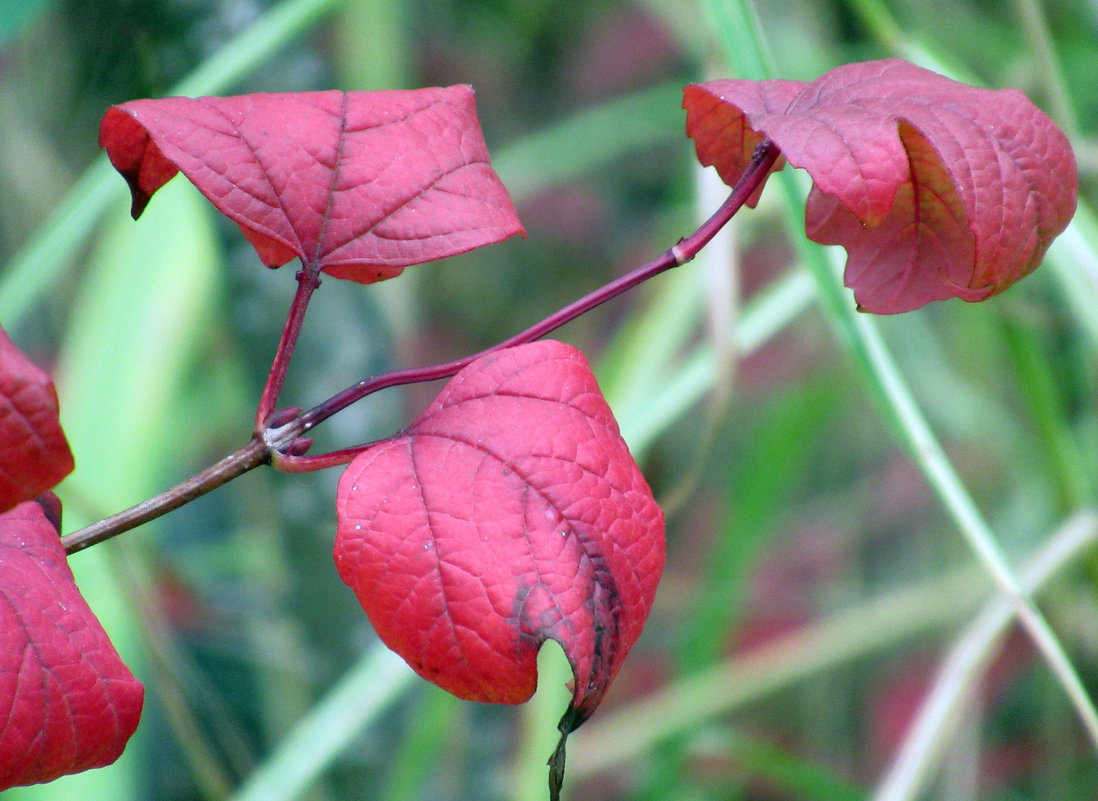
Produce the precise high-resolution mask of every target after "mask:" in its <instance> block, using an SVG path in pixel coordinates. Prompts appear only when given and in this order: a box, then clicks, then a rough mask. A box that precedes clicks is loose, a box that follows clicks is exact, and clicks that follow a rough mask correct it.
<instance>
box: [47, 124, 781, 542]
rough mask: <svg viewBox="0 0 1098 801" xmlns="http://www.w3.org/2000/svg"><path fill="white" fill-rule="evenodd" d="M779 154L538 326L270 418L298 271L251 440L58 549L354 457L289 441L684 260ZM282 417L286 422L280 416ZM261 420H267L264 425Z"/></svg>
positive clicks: (289, 337) (769, 149)
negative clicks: (710, 209) (699, 217)
mask: <svg viewBox="0 0 1098 801" xmlns="http://www.w3.org/2000/svg"><path fill="white" fill-rule="evenodd" d="M780 155H781V153H780V151H779V150H778V148H777V147H776V146H774V145H773V144H772V143H771V142H770V141H769V140H766V141H764V142H763V143H762V144H760V145H759V146H758V147H757V148H756V149H755V155H754V157H753V158H752V160H751V164H750V166H749V167H748V168H747V170H746V171H745V172H744V174H743V175H742V176H741V177H740V180H739V181H738V182H737V183H736V186H735V187H734V188H733V189H732V194H731V195H729V197H728V199H727V200H726V201H725V202H724V203H723V204H722V205H721V207H720V208H719V209H717V211H716V213H714V214H713V216H712V217H710V218H709V219H708V220H707V221H706V222H705V223H703V224H702V225H701V227H699V228H698V230H696V231H695V232H694V233H692V234H691V235H690V236H688V237H686V238H684V239H681V240H679V243H678V244H677V245H675V246H674V247H672V248H670V249H669V250H667V251H665V252H664V253H663V254H661V255H660V256H659V257H657V258H656V259H653V260H652V261H650V262H649V263H648V264H646V265H644V266H643V267H640V268H638V269H636V270H634V271H633V272H631V273H629V274H628V275H625V276H622V277H621V278H619V279H617V280H616V281H613V282H611V283H609V284H607V285H606V286H604V287H602V288H600V289H597V290H595V291H594V292H592V293H590V294H589V295H586V296H585V297H583V298H580V299H579V300H577V301H576V302H575V303H572V304H569V305H568V306H565V307H564V308H563V309H561V310H560V311H558V312H557V313H556V314H553V315H551V316H549V317H547V318H545V319H544V320H542V321H541V322H540V323H537V324H536V325H533V326H531V327H530V328H527V329H526V330H525V331H523V332H521V333H519V334H516V335H515V336H513V337H511V338H510V339H506V340H504V341H503V342H500V343H499V344H498V345H495V346H493V347H491V348H488V349H486V350H483V351H481V352H479V353H474V354H473V355H471V356H466V357H465V358H463V359H456V360H454V361H452V362H445V363H443V364H436V365H432V366H430V367H420V368H415V369H410V370H397V371H394V372H391V373H385V374H383V375H380V376H375V377H373V378H368V379H366V380H364V381H360V382H359V383H357V384H355V385H354V386H351V387H348V388H347V389H345V390H343V391H342V392H340V393H339V394H337V395H333V396H332V397H331V398H329V399H328V400H326V401H324V402H323V403H320V404H318V405H317V406H315V407H313V408H312V409H310V410H309V411H307V412H305V413H304V414H302V415H300V416H289V415H290V410H287V415H283V416H280V417H278V418H275V419H274V420H272V418H271V415H272V414H273V413H274V410H275V405H276V404H277V403H278V396H279V394H280V393H281V390H282V385H283V383H284V382H285V379H286V372H287V369H288V366H289V362H290V357H291V356H292V355H293V350H294V346H295V345H296V344H297V338H298V335H299V334H300V332H301V324H302V321H303V320H304V317H305V309H306V307H307V306H308V303H309V298H310V297H311V296H312V293H313V292H314V291H315V290H316V288H317V287H318V286H320V279H319V277H318V276H317V274H316V272H315V271H310V270H308V269H303V270H301V271H300V272H299V273H298V289H297V293H296V294H295V295H294V300H293V303H292V304H291V306H290V313H289V315H288V317H287V319H286V325H285V327H284V328H283V331H282V339H281V341H280V342H279V346H278V351H277V352H276V354H275V359H274V362H273V364H272V365H271V370H270V373H269V374H268V377H267V384H266V386H265V387H264V388H263V394H262V396H261V398H260V402H259V409H258V411H257V414H256V426H257V433H256V434H255V436H254V437H253V438H252V440H251V441H250V442H249V443H248V444H247V445H245V446H244V447H243V448H241V449H240V450H238V451H236V452H235V453H233V454H230V455H229V456H227V457H225V458H224V459H222V460H221V461H220V462H218V463H217V464H215V465H212V466H211V467H208V468H206V469H205V470H203V471H202V472H201V473H198V474H197V475H195V476H193V477H191V478H189V479H187V480H186V481H184V482H183V483H182V484H179V485H177V486H175V487H173V488H172V489H170V490H167V491H166V492H163V493H161V494H160V495H157V496H156V497H154V498H150V499H149V500H147V501H144V502H142V503H140V504H138V505H137V506H134V507H132V508H130V509H127V510H125V511H124V512H119V513H118V514H116V515H113V516H111V517H108V518H105V519H104V520H101V521H99V522H98V523H95V524H93V525H91V526H88V527H87V528H83V529H80V530H79V531H76V532H73V533H71V534H68V535H66V536H65V537H63V538H62V542H63V544H64V546H65V550H66V552H67V553H74V552H75V551H79V550H82V549H84V548H87V547H88V546H89V545H94V544H95V543H98V542H102V541H103V540H106V539H110V538H111V537H113V536H115V535H117V534H121V533H122V532H124V531H128V530H130V529H131V528H136V527H137V526H139V525H141V524H142V523H147V522H148V521H150V520H153V519H155V518H157V517H160V516H161V515H163V514H165V513H167V512H170V511H171V510H173V509H176V508H178V507H180V506H182V505H184V504H186V503H189V502H190V501H193V500H194V499H195V498H197V497H199V496H200V495H205V494H206V493H207V492H210V491H211V490H213V489H216V488H217V487H220V486H221V485H222V484H225V483H228V482H229V481H231V480H232V479H234V478H236V477H237V476H240V475H242V474H244V473H246V472H248V471H249V470H252V469H254V468H256V467H259V466H260V465H262V464H267V463H271V462H273V463H275V465H276V466H277V467H279V468H280V469H283V470H286V471H288V472H307V471H311V470H319V469H323V468H325V467H333V466H336V465H339V464H346V463H347V462H349V461H350V460H351V459H352V458H354V456H355V455H356V454H358V453H361V452H362V451H363V450H364V449H366V448H368V447H371V446H373V445H376V444H377V443H376V442H374V443H369V444H366V445H360V446H358V447H355V448H347V449H345V450H340V451H335V452H333V453H329V454H320V455H317V456H295V455H293V451H294V446H295V443H297V442H299V441H300V438H301V436H302V435H303V434H304V433H305V432H306V431H308V430H309V429H311V428H313V427H314V426H316V425H317V424H318V423H320V422H322V421H324V420H326V419H328V418H329V417H331V416H332V415H333V414H335V413H336V412H338V411H340V410H341V409H344V408H346V407H347V406H349V405H351V404H352V403H354V402H355V401H357V400H360V399H362V398H364V397H366V396H367V395H370V394H372V393H374V392H377V391H378V390H381V389H385V388H387V387H393V386H398V385H400V384H413V383H417V382H421V381H432V380H434V379H438V378H448V377H450V376H452V375H454V374H456V373H457V372H458V371H460V370H461V369H462V368H464V367H465V366H467V365H468V364H469V363H470V362H472V361H473V360H475V359H477V358H479V357H481V356H483V355H485V354H487V353H492V352H494V351H498V350H501V349H503V348H509V347H513V346H515V345H521V344H523V343H526V342H532V341H533V340H535V339H539V338H541V337H543V336H545V335H546V334H548V333H550V332H552V331H554V330H556V329H557V328H560V327H561V326H562V325H564V324H565V323H567V322H570V321H571V320H574V319H575V318H576V317H579V316H580V315H581V314H583V313H584V312H587V311H590V310H591V309H593V308H595V307H596V306H598V305H600V304H602V303H605V302H606V301H608V300H610V299H611V298H614V297H617V296H618V295H620V294H621V293H622V292H625V291H626V290H627V289H630V288H632V287H634V286H636V285H637V284H640V283H642V282H644V281H647V280H648V279H649V278H651V277H653V276H655V275H658V274H659V273H662V272H664V271H666V270H669V269H671V268H672V267H677V266H679V265H680V264H685V263H686V262H688V261H690V260H691V259H693V258H694V257H695V256H696V255H697V254H698V251H699V250H701V249H702V248H703V247H704V246H705V245H706V244H707V243H708V242H709V240H711V239H712V238H713V236H714V235H716V233H717V232H718V231H719V230H720V229H721V228H722V227H723V226H724V225H725V223H727V222H728V221H729V220H730V219H731V218H732V216H733V215H734V214H735V213H736V212H737V211H739V210H740V208H741V207H742V206H743V204H744V203H746V202H747V200H748V198H750V197H751V195H752V194H754V192H755V191H756V190H757V189H758V188H759V186H761V185H762V182H763V180H764V179H765V178H766V176H767V174H768V173H769V172H770V169H771V167H773V166H774V163H775V162H776V161H777V159H778V157H779V156H780ZM287 416H288V419H286V418H287ZM268 421H271V423H270V427H269V426H268Z"/></svg>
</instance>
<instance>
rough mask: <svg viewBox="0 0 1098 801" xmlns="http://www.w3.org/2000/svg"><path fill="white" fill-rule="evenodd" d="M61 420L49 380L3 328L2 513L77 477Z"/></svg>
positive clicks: (0, 360) (0, 397)
mask: <svg viewBox="0 0 1098 801" xmlns="http://www.w3.org/2000/svg"><path fill="white" fill-rule="evenodd" d="M57 414H58V410H57V391H56V390H55V389H54V387H53V382H52V381H51V380H50V377H49V376H48V375H47V374H46V373H45V372H44V371H43V370H41V369H40V368H39V367H38V366H37V365H35V364H34V363H33V362H32V361H30V359H28V358H27V357H26V356H24V355H23V353H22V352H21V351H20V350H19V348H17V347H16V346H15V343H13V342H12V341H11V339H9V338H8V335H7V334H6V333H5V332H4V329H3V328H0V512H6V511H7V510H8V509H11V508H12V507H13V506H15V505H16V504H17V503H22V502H23V501H27V500H30V499H31V498H34V497H36V496H37V495H39V494H41V493H43V492H45V491H46V490H48V489H50V488H51V487H53V486H54V485H55V484H57V482H59V481H60V480H61V479H63V478H64V477H65V476H67V475H68V474H69V473H71V472H72V468H73V461H72V452H71V451H70V450H69V444H68V441H67V440H66V439H65V434H64V432H62V430H61V423H60V421H59V420H58V416H57Z"/></svg>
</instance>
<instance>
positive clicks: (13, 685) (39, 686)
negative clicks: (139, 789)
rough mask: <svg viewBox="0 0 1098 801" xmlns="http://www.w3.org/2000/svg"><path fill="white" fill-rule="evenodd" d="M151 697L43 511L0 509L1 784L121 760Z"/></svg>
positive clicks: (40, 778) (30, 506)
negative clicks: (99, 616)
mask: <svg viewBox="0 0 1098 801" xmlns="http://www.w3.org/2000/svg"><path fill="white" fill-rule="evenodd" d="M143 695H144V689H143V688H142V686H141V683H140V682H138V681H137V680H136V679H135V678H134V677H133V674H131V673H130V671H129V669H128V668H127V667H126V666H125V665H124V664H123V663H122V660H121V659H120V658H119V656H118V654H117V652H115V650H114V647H113V646H112V645H111V642H110V640H109V639H107V634H106V632H104V631H103V628H102V626H100V625H99V621H98V620H96V618H95V615H94V614H93V613H92V611H91V609H89V608H88V605H87V603H86V602H85V601H84V598H83V597H82V596H81V595H80V591H79V590H78V589H77V588H76V584H75V583H74V582H73V576H72V571H71V570H69V565H68V562H66V561H65V551H64V549H63V548H62V547H61V540H60V538H59V537H58V536H57V532H56V531H55V530H54V528H53V526H52V525H51V524H50V522H49V521H48V520H47V519H46V516H45V515H44V514H43V512H42V508H41V507H40V506H39V505H38V504H37V503H34V502H33V501H28V502H27V503H23V504H20V505H19V506H17V507H15V508H14V509H12V510H11V511H9V512H8V513H7V514H4V515H0V789H4V788H7V787H12V786H14V785H22V784H35V783H37V782H47V781H51V780H53V779H56V778H57V777H59V776H63V775H65V774H67V773H78V772H79V771H82V770H87V769H89V768H98V767H102V766H104V765H109V764H110V763H112V762H114V761H115V760H116V759H118V756H119V755H120V754H121V753H122V749H123V748H124V747H125V745H126V742H127V741H128V740H129V738H130V735H132V734H133V732H134V729H136V728H137V722H138V719H139V718H140V717H141V706H142V700H143Z"/></svg>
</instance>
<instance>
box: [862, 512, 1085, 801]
mask: <svg viewBox="0 0 1098 801" xmlns="http://www.w3.org/2000/svg"><path fill="white" fill-rule="evenodd" d="M1096 542H1098V517H1096V516H1095V514H1094V513H1085V514H1080V515H1077V516H1075V517H1073V518H1071V519H1070V520H1068V521H1067V522H1066V523H1065V524H1064V525H1063V526H1061V527H1060V528H1059V529H1058V530H1057V531H1056V532H1055V533H1054V534H1053V535H1052V537H1051V538H1050V539H1049V540H1048V542H1047V544H1046V545H1045V546H1044V547H1042V548H1041V549H1040V550H1039V551H1038V552H1037V553H1036V554H1034V555H1033V556H1032V557H1031V558H1030V559H1028V560H1027V561H1026V563H1025V564H1024V565H1023V566H1022V568H1021V569H1020V570H1019V579H1020V581H1021V583H1022V586H1023V587H1024V588H1025V589H1026V590H1027V591H1028V592H1037V591H1039V590H1040V589H1041V588H1042V587H1044V586H1045V585H1047V584H1048V583H1049V581H1050V580H1051V579H1052V578H1053V577H1055V576H1056V575H1057V574H1058V573H1060V572H1061V571H1062V570H1063V569H1064V567H1065V566H1066V565H1069V564H1071V563H1072V562H1074V561H1076V560H1077V559H1079V558H1080V556H1081V555H1082V554H1084V553H1085V552H1086V551H1087V550H1088V549H1090V548H1093V547H1094V545H1095V543H1096ZM1013 620H1014V608H1013V606H1012V605H1011V604H1010V603H1009V602H1008V601H1007V600H1006V599H1005V598H1003V597H1002V596H997V597H995V598H993V599H992V600H991V601H989V602H988V603H987V604H986V605H985V606H984V608H983V609H982V610H981V611H980V614H979V615H977V616H976V618H975V619H973V621H972V623H970V624H969V625H968V626H967V627H966V628H965V630H964V631H963V632H962V633H961V634H960V636H958V637H957V639H956V641H955V643H954V645H953V647H952V648H951V649H950V651H949V653H948V655H947V656H946V658H945V659H944V660H943V661H942V665H941V667H940V669H939V671H938V676H937V678H936V679H935V681H934V684H933V686H932V688H931V690H930V693H929V694H928V696H927V699H926V701H925V702H924V703H923V705H922V707H921V708H920V710H919V714H918V717H917V718H916V719H915V722H914V723H913V724H912V726H911V728H910V729H909V730H908V734H907V736H906V737H905V739H904V743H903V745H902V746H901V747H900V751H899V752H898V753H897V755H896V758H895V759H894V760H893V763H892V766H891V767H890V768H889V770H888V773H887V774H886V776H885V778H884V780H883V781H882V782H881V784H880V785H879V786H878V789H877V793H876V794H875V795H874V801H913V799H915V798H917V797H918V795H919V793H920V791H921V790H922V788H923V786H924V785H925V784H926V782H927V780H928V779H929V777H930V775H931V773H932V772H933V771H934V769H935V766H936V765H937V763H938V761H939V759H940V758H941V756H942V753H943V752H944V750H945V748H946V746H947V745H948V744H949V741H950V739H951V737H952V735H953V733H954V731H955V730H956V728H957V724H958V722H959V718H960V715H961V713H962V711H963V708H964V705H965V700H966V699H967V698H968V697H970V695H971V693H972V690H973V688H974V686H975V685H976V683H977V682H978V681H979V680H980V678H981V677H982V676H983V674H984V672H985V671H986V669H987V666H988V664H989V663H990V661H991V658H992V656H994V653H995V649H996V647H997V645H998V644H999V643H1000V642H1001V640H1002V637H1003V635H1004V634H1005V632H1006V629H1007V627H1008V626H1009V625H1010V623H1011V622H1012V621H1013Z"/></svg>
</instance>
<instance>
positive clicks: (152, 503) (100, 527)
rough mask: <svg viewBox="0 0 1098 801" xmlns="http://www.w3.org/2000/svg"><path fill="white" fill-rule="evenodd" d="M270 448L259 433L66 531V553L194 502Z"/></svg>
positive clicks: (262, 459)
mask: <svg viewBox="0 0 1098 801" xmlns="http://www.w3.org/2000/svg"><path fill="white" fill-rule="evenodd" d="M270 458H271V457H270V452H269V450H268V448H267V445H266V443H264V442H263V440H262V439H259V438H258V437H257V438H255V439H253V440H252V441H251V442H249V443H248V444H247V445H245V446H244V447H243V448H241V449H240V450H238V451H236V452H235V453H232V454H230V455H228V456H226V457H225V458H224V459H222V460H221V461H220V462H218V463H217V464H214V465H211V466H210V467H207V468H206V469H205V470H203V471H202V472H201V473H198V474H197V475H194V476H191V477H190V478H189V479H187V480H186V481H184V482H183V483H182V484H178V485H176V486H174V487H172V488H171V489H170V490H167V491H166V492H162V493H160V494H159V495H157V496H156V497H155V498H149V500H147V501H143V502H142V503H139V504H137V506H132V507H130V508H129V509H126V510H125V511H123V512H119V513H118V514H116V515H111V516H110V517H107V518H104V519H103V520H100V521H99V522H98V523H94V524H92V525H90V526H87V527H86V528H82V529H80V530H79V531H74V532H73V533H71V534H66V535H65V536H64V537H62V538H61V544H62V545H64V546H65V553H70V554H71V553H75V552H76V551H82V550H84V549H85V548H87V547H88V546H90V545H95V544H96V543H97V542H102V541H103V540H108V539H110V538H111V537H113V536H115V535H116V534H121V533H122V532H123V531H129V530H130V529H131V528H137V527H138V526H140V525H141V524H142V523H147V522H149V521H150V520H154V519H156V518H158V517H160V516H161V515H163V514H166V513H168V512H170V511H172V510H173V509H178V508H179V507H180V506H183V505H184V504H187V503H190V502H191V501H193V500H194V499H195V498H197V497H199V496H200V495H205V494H206V493H207V492H209V491H210V490H214V489H217V488H218V487H220V486H221V485H222V484H227V483H228V482H230V481H232V480H233V479H234V478H236V477H237V476H241V475H243V474H244V473H247V472H248V471H249V470H254V469H255V468H257V467H259V466H260V465H261V464H266V463H267V462H269V461H270Z"/></svg>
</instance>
